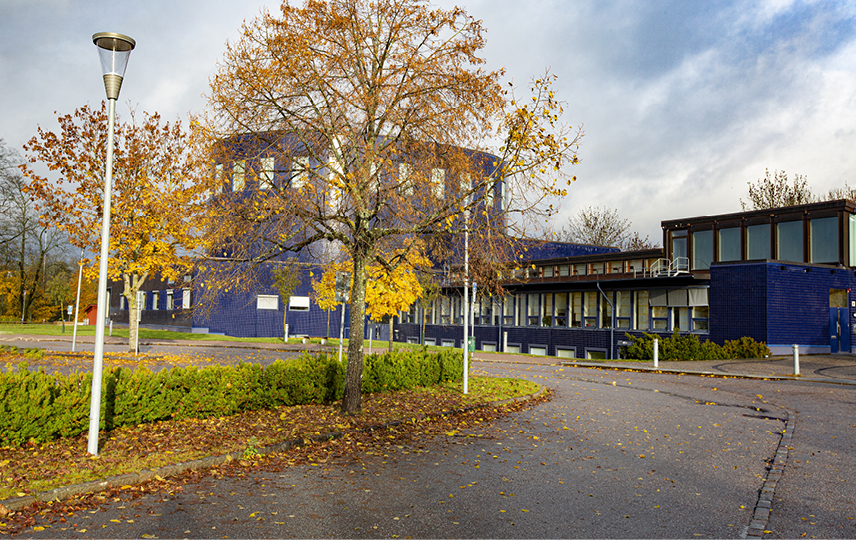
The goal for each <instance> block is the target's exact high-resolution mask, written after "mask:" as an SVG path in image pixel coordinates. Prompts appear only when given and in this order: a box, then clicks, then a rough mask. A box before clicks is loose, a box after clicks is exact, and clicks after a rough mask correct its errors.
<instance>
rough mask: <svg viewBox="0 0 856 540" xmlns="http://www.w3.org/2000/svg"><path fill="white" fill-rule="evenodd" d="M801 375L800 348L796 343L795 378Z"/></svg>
mask: <svg viewBox="0 0 856 540" xmlns="http://www.w3.org/2000/svg"><path fill="white" fill-rule="evenodd" d="M799 374H800V346H799V345H797V344H796V343H794V376H798V375H799Z"/></svg>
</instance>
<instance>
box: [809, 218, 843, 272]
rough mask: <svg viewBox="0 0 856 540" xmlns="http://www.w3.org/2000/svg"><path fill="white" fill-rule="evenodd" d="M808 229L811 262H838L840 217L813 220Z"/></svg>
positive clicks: (810, 221)
mask: <svg viewBox="0 0 856 540" xmlns="http://www.w3.org/2000/svg"><path fill="white" fill-rule="evenodd" d="M808 227H809V229H808V230H809V233H808V241H809V251H810V253H811V261H809V262H813V263H835V262H838V217H836V216H833V217H827V218H818V219H812V220H809V222H808Z"/></svg>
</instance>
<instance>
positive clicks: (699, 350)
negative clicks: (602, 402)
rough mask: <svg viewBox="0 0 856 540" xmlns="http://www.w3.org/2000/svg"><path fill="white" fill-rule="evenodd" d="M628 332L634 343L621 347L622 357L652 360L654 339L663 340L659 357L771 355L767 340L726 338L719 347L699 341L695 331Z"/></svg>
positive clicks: (700, 358) (696, 358) (716, 357)
mask: <svg viewBox="0 0 856 540" xmlns="http://www.w3.org/2000/svg"><path fill="white" fill-rule="evenodd" d="M625 335H626V336H627V338H628V339H630V341H632V344H631V345H628V346H625V347H622V349H623V350H622V357H623V358H632V359H634V360H653V359H654V340H655V339H658V340H660V343H659V345H658V351H657V356H658V358H659V359H660V360H725V359H733V358H764V357H766V356H769V355H770V349H769V348H768V347H767V344H766V343H764V342H757V341H755V340H754V339H752V338H750V337H742V338H740V339H735V340H730V341H726V342H725V344H724V345H722V346H720V345H717V344H716V343H714V342H712V341H699V339H698V336H697V335H695V334H680V333H678V331H677V330H675V332H674V333H673V334H672V335H671V337H667V338H662V337H660V336H656V335H654V334H649V333H647V332H646V333H645V334H643V335H642V336H632V335H630V334H625Z"/></svg>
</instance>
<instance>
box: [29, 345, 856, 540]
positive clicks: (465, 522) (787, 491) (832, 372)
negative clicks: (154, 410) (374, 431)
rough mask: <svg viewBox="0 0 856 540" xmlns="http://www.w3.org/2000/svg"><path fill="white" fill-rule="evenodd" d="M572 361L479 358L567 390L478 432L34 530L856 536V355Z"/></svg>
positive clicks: (477, 371) (122, 505) (235, 481)
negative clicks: (796, 372)
mask: <svg viewBox="0 0 856 540" xmlns="http://www.w3.org/2000/svg"><path fill="white" fill-rule="evenodd" d="M497 357H501V358H497ZM564 361H565V360H564V359H556V358H539V357H526V356H517V357H510V356H506V355H485V356H482V354H480V353H477V354H476V361H475V362H474V364H473V367H472V373H473V374H474V375H492V376H507V377H521V378H528V379H531V380H534V381H536V382H538V383H539V384H541V385H543V386H544V387H546V388H550V389H552V390H553V399H552V400H550V401H548V402H545V403H541V404H538V405H537V406H535V407H533V408H530V409H527V410H524V411H521V412H518V413H514V414H512V415H510V416H509V417H508V418H506V419H503V420H500V421H496V422H493V423H491V424H489V425H479V426H473V428H472V429H471V430H470V431H468V432H465V433H450V434H446V435H444V436H440V437H436V438H430V439H429V438H426V439H425V440H420V441H415V442H413V443H412V444H409V445H406V446H405V445H402V446H390V447H389V448H388V450H387V451H385V453H384V454H383V455H365V454H355V456H354V457H349V458H340V459H331V460H328V462H326V463H316V464H315V466H311V465H305V466H304V465H298V466H293V467H288V468H286V469H283V470H282V471H280V472H275V473H274V472H252V471H248V472H247V474H246V475H245V476H243V477H237V478H217V477H215V476H210V477H206V478H204V479H203V480H201V481H200V482H199V483H198V484H194V485H191V486H186V488H185V490H184V491H182V492H175V493H172V494H158V495H147V496H144V497H142V498H140V499H137V500H135V501H121V500H120V501H114V502H105V503H104V504H103V505H102V506H101V507H100V508H99V509H98V510H97V511H95V512H94V513H86V512H81V513H78V515H76V516H73V519H72V518H69V519H68V521H67V522H66V523H64V524H53V526H52V527H51V528H48V529H45V530H44V531H40V532H37V531H35V530H33V531H28V532H27V533H26V536H28V537H36V538H57V537H63V538H66V537H67V538H72V537H80V538H83V537H93V538H102V537H159V538H164V537H188V538H208V537H217V538H222V537H230V538H231V537H305V538H311V537H315V538H333V537H336V538H340V537H355V538H381V537H385V538H392V537H401V538H406V537H413V538H436V537H447V538H476V537H496V538H498V537H505V538H534V537H564V538H593V537H600V538H693V537H696V538H745V537H759V536H763V537H769V538H798V537H816V538H854V537H856V502H854V490H853V489H852V487H850V485H851V484H850V479H852V478H853V477H854V474H856V459H854V458H856V455H854V453H856V452H854V438H856V437H855V436H856V420H854V418H856V399H854V393H853V392H854V390H856V388H854V386H853V385H854V383H856V380H854V377H853V376H852V375H853V373H854V366H856V361H852V360H850V357H848V356H846V355H840V356H824V357H814V356H806V357H803V358H802V359H801V368H802V369H801V372H802V374H801V376H800V377H798V378H797V377H793V376H790V377H789V376H788V374H787V373H786V371H787V369H788V365H787V364H788V362H791V363H792V359H791V358H784V359H783V358H773V359H761V360H758V361H752V362H745V361H740V362H737V361H734V362H723V361H719V362H715V363H713V362H712V363H700V362H692V363H675V364H681V365H670V364H668V363H666V362H661V363H660V366H658V367H660V368H663V370H665V369H673V370H674V371H671V372H664V371H649V369H651V370H652V369H653V366H650V365H647V366H646V365H643V364H641V363H630V362H627V363H625V362H622V363H611V364H615V365H614V367H607V366H605V365H604V364H603V363H599V364H598V365H596V366H590V365H588V364H589V363H585V365H579V364H578V365H568V364H564V365H563V364H561V362H564ZM683 364H691V365H689V366H686V365H683ZM689 367H692V368H695V369H688V368H689ZM791 367H792V365H791ZM628 369H629V370H630V371H628ZM693 372H702V373H700V374H699V373H693ZM147 535H148V536H147Z"/></svg>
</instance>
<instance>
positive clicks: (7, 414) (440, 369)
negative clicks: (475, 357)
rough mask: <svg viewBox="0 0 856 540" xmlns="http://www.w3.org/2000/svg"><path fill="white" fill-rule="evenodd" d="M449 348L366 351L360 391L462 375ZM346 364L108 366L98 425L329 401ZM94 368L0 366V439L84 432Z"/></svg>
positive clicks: (309, 360) (308, 359)
mask: <svg viewBox="0 0 856 540" xmlns="http://www.w3.org/2000/svg"><path fill="white" fill-rule="evenodd" d="M459 356H460V355H459V354H455V351H454V350H449V351H440V352H437V353H429V352H427V351H425V350H417V351H413V352H409V351H408V352H400V353H387V354H383V355H368V356H366V357H365V359H364V367H363V383H362V389H363V392H364V393H373V392H383V391H394V390H402V389H407V388H413V387H417V386H430V385H433V384H438V383H441V382H446V381H453V380H457V379H460V378H461V376H462V373H463V371H462V365H461V362H460V358H459ZM344 381H345V364H344V363H341V364H340V363H339V362H338V360H337V358H336V357H333V356H328V355H324V354H320V355H310V354H304V355H302V356H301V357H300V358H295V359H290V360H287V361H277V362H275V363H273V364H271V365H269V366H267V367H263V366H260V365H258V364H238V365H234V366H219V365H217V366H211V367H205V368H196V367H185V368H173V369H171V370H163V371H159V372H152V371H150V370H149V369H146V368H140V369H135V370H130V369H123V368H112V369H106V370H105V371H104V374H103V385H102V391H101V395H102V399H101V429H102V430H108V431H109V430H111V429H114V428H118V427H122V426H131V425H137V424H142V423H149V422H157V421H160V420H168V419H171V418H175V419H184V418H208V417H215V416H229V415H232V414H236V413H239V412H242V411H252V410H260V409H268V408H274V407H278V406H282V405H286V406H290V405H301V404H307V403H330V402H332V401H335V400H338V399H341V397H342V394H343V392H344ZM91 387H92V374H91V373H72V374H70V375H65V374H62V373H51V374H48V373H45V372H44V371H43V370H41V369H40V370H38V371H30V370H28V369H27V366H26V364H21V365H19V366H18V369H13V368H12V367H11V366H9V367H8V368H7V370H6V372H5V373H2V372H0V446H6V445H20V444H22V443H24V442H27V441H30V440H32V441H34V442H38V443H41V442H46V441H49V440H52V439H55V438H57V437H72V436H76V435H78V434H80V433H83V432H84V431H86V430H87V429H88V424H89V403H90V395H91Z"/></svg>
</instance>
